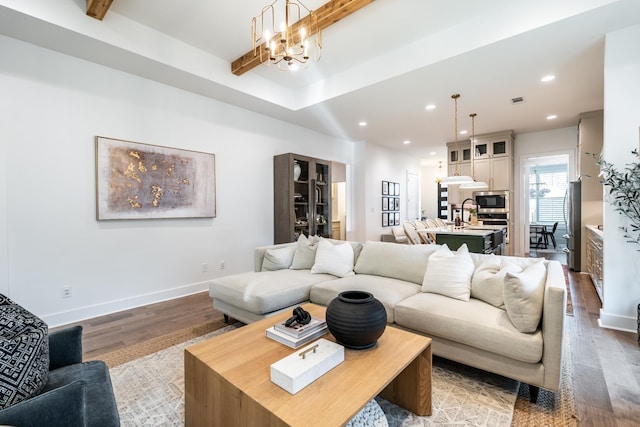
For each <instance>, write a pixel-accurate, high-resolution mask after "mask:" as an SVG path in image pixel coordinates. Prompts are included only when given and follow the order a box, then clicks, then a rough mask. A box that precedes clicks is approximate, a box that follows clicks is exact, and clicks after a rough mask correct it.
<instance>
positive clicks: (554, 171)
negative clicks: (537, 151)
mask: <svg viewBox="0 0 640 427" xmlns="http://www.w3.org/2000/svg"><path fill="white" fill-rule="evenodd" d="M523 175H524V182H523V184H524V185H523V187H524V188H523V190H524V194H525V197H523V199H524V218H523V219H524V223H525V224H524V225H525V227H524V231H525V236H524V237H525V238H524V246H525V248H524V252H525V253H529V254H536V255H538V254H545V253H563V249H564V248H566V247H567V241H566V239H565V238H564V237H563V236H564V235H565V234H566V233H567V221H566V194H567V189H568V187H569V180H570V176H571V171H570V167H569V155H568V154H560V155H549V156H541V157H531V158H528V159H526V161H525V163H524V170H523Z"/></svg>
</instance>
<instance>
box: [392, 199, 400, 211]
mask: <svg viewBox="0 0 640 427" xmlns="http://www.w3.org/2000/svg"><path fill="white" fill-rule="evenodd" d="M393 210H394V211H399V210H400V198H399V197H396V198H395V199H393Z"/></svg>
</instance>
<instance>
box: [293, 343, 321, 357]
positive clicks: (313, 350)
mask: <svg viewBox="0 0 640 427" xmlns="http://www.w3.org/2000/svg"><path fill="white" fill-rule="evenodd" d="M317 348H318V344H316V345H314V346H313V347H309V348H308V349H306V350H305V351H303V352H302V353H300V354H298V356H300V357H302V358H303V359H304V358H305V357H306V356H307V353H309V352H310V351H311V352H313V353H315V352H316V349H317Z"/></svg>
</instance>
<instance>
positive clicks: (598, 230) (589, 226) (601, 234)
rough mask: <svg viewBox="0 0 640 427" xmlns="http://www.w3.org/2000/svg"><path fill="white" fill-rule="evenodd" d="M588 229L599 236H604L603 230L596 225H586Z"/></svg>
mask: <svg viewBox="0 0 640 427" xmlns="http://www.w3.org/2000/svg"><path fill="white" fill-rule="evenodd" d="M585 227H587V228H588V229H589V230H591V231H593V232H594V233H596V234H597V235H598V236H600V237H604V230H600V229H599V228H598V226H597V225H586V226H585Z"/></svg>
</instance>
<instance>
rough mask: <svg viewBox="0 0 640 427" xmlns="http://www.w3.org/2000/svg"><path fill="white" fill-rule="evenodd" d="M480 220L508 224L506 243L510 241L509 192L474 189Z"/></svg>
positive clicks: (492, 223)
mask: <svg viewBox="0 0 640 427" xmlns="http://www.w3.org/2000/svg"><path fill="white" fill-rule="evenodd" d="M473 199H474V200H475V201H476V205H478V213H477V215H478V220H479V221H482V223H483V224H485V225H506V226H507V233H506V235H505V236H504V238H505V243H509V231H508V230H509V192H508V191H474V192H473Z"/></svg>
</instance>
